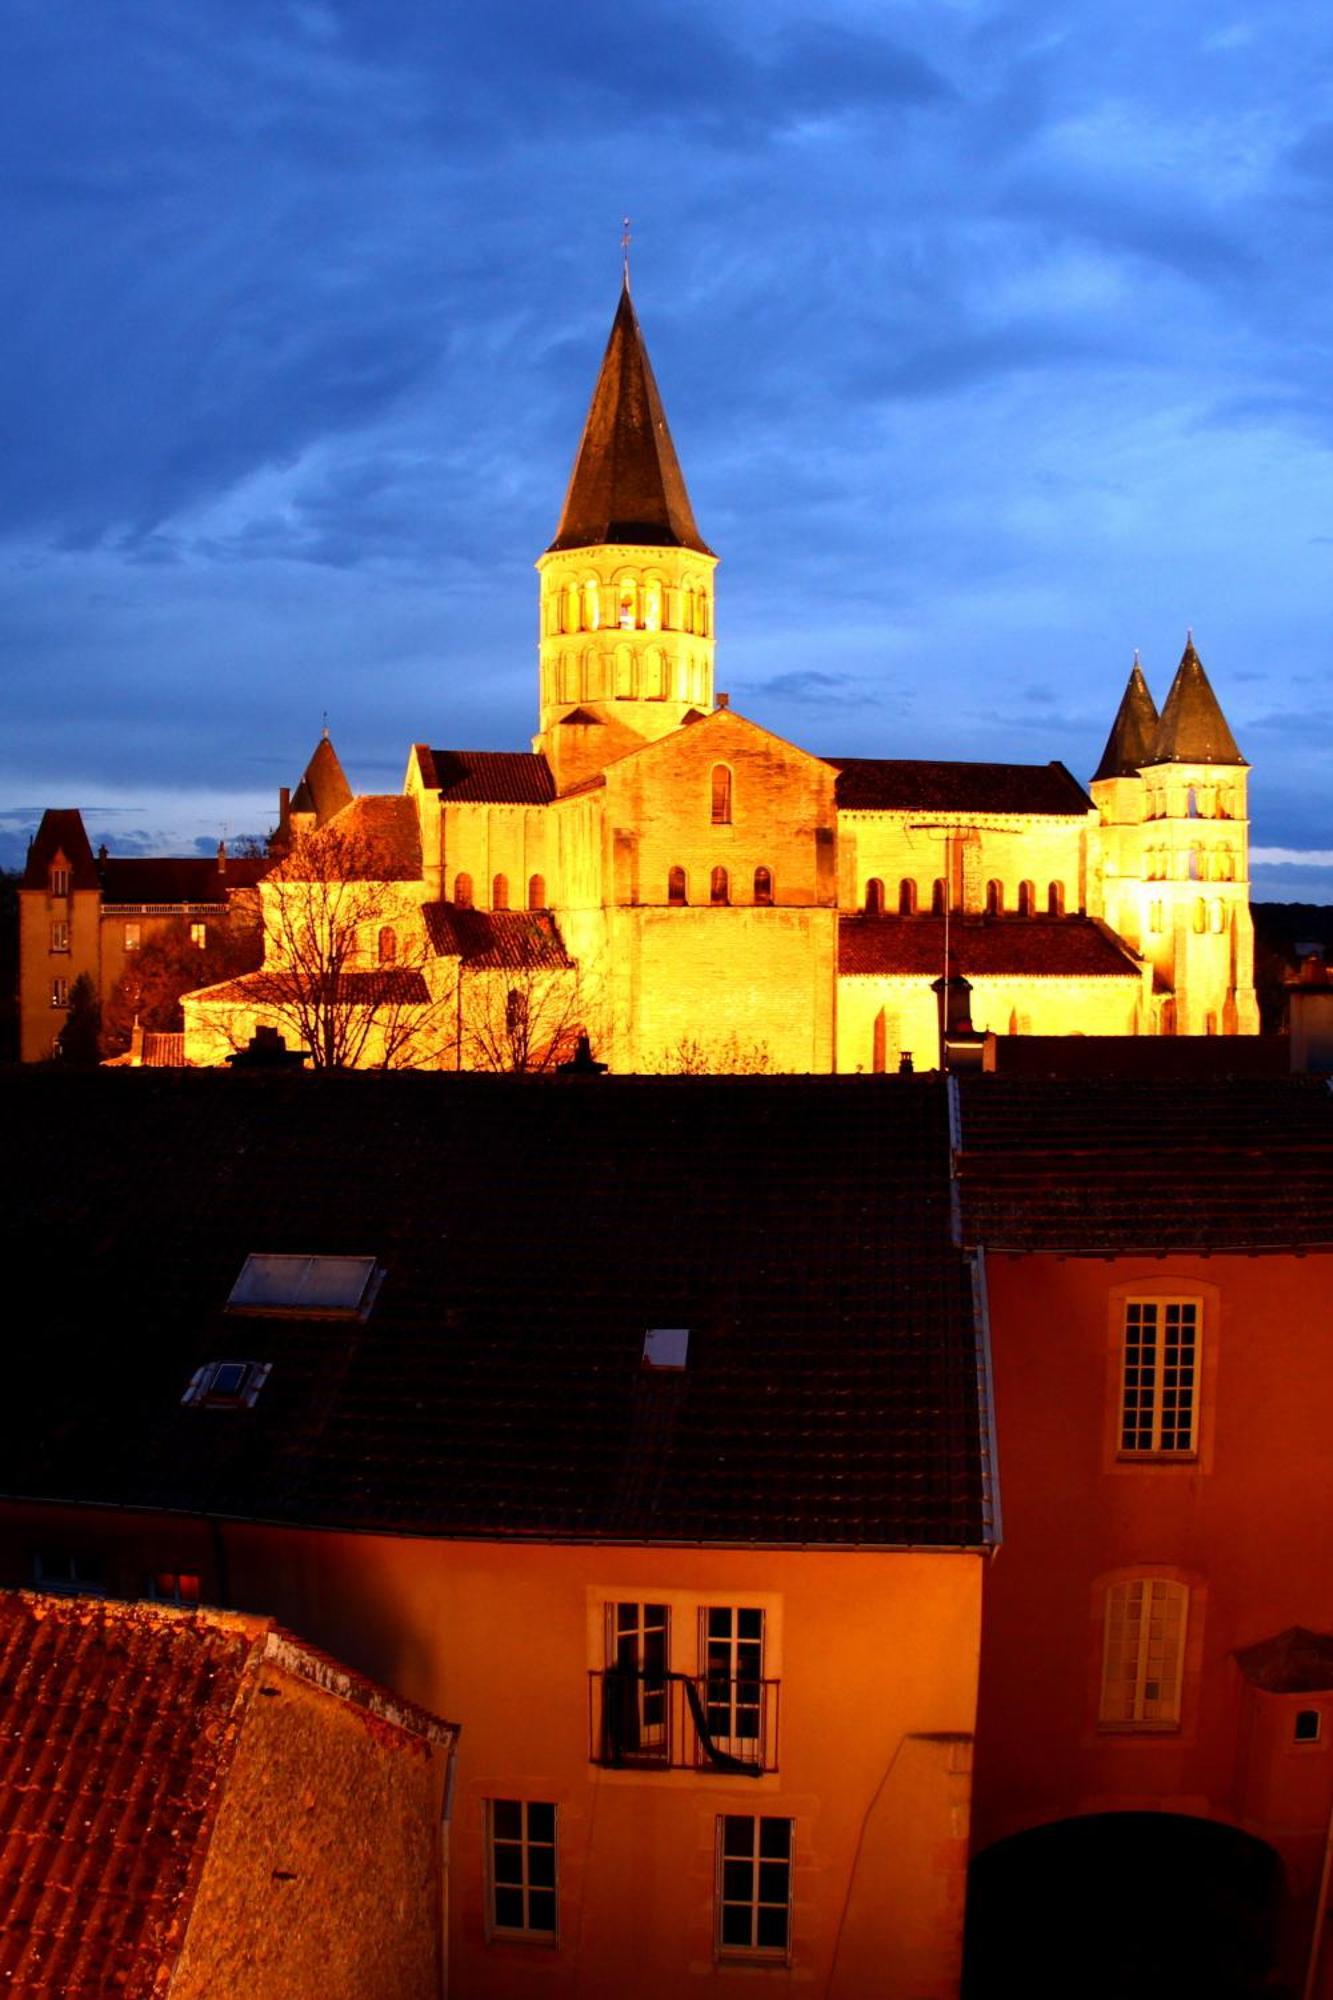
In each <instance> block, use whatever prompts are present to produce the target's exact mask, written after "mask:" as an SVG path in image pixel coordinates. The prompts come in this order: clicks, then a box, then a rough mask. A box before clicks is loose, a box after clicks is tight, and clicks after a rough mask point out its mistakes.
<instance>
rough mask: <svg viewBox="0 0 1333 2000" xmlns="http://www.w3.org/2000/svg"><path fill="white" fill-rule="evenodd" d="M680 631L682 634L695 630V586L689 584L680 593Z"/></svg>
mask: <svg viewBox="0 0 1333 2000" xmlns="http://www.w3.org/2000/svg"><path fill="white" fill-rule="evenodd" d="M680 629H681V631H682V632H692V631H693V630H694V585H693V584H692V583H687V584H686V586H685V588H684V590H682V592H681V593H680Z"/></svg>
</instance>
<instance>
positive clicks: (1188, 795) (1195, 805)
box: [1185, 785, 1199, 819]
mask: <svg viewBox="0 0 1333 2000" xmlns="http://www.w3.org/2000/svg"><path fill="white" fill-rule="evenodd" d="M1185 817H1186V819H1197V818H1198V817H1199V788H1198V786H1197V785H1190V786H1189V787H1188V788H1187V789H1186V792H1185Z"/></svg>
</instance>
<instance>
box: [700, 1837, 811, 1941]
mask: <svg viewBox="0 0 1333 2000" xmlns="http://www.w3.org/2000/svg"><path fill="white" fill-rule="evenodd" d="M792 1834H793V1822H792V1821H791V1820H789V1819H778V1818H776V1817H774V1816H772V1815H770V1814H768V1813H763V1814H750V1813H723V1814H720V1815H719V1817H718V1822H717V1949H718V1952H719V1953H720V1954H721V1955H723V1956H726V1957H730V1956H731V1955H732V1954H733V1953H736V1954H743V1955H745V1956H747V1957H757V1958H779V1959H785V1958H786V1957H787V1956H788V1955H789V1953H790V1950H791V1869H792V1846H793V1840H792Z"/></svg>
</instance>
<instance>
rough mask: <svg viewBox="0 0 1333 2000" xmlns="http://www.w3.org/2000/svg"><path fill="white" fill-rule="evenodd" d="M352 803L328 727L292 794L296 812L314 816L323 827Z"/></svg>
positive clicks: (350, 790)
mask: <svg viewBox="0 0 1333 2000" xmlns="http://www.w3.org/2000/svg"><path fill="white" fill-rule="evenodd" d="M351 803H352V788H351V786H350V785H349V784H348V782H347V777H346V774H345V772H344V771H343V767H342V765H341V764H340V763H339V761H338V753H337V751H336V750H335V749H334V747H333V743H332V741H331V739H330V737H329V732H328V727H327V725H326V726H325V729H324V733H323V735H322V736H321V737H320V739H319V741H318V743H317V744H316V745H315V754H314V756H313V757H312V758H311V759H310V762H309V763H308V764H307V765H306V767H305V773H304V775H303V776H302V779H301V782H300V784H299V785H298V786H297V787H296V790H295V792H294V793H293V794H292V802H291V810H292V811H293V812H298V813H299V812H307V813H310V812H312V813H313V814H314V815H315V824H316V826H323V825H324V823H325V821H326V820H331V819H332V818H333V815H334V814H335V813H337V812H341V811H342V809H343V807H344V806H349V805H350V804H351Z"/></svg>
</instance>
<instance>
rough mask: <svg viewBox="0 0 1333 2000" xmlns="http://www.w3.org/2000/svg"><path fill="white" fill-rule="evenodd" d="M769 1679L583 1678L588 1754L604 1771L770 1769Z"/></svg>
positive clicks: (774, 1741) (610, 1674) (774, 1751)
mask: <svg viewBox="0 0 1333 2000" xmlns="http://www.w3.org/2000/svg"><path fill="white" fill-rule="evenodd" d="M779 1692H780V1683H779V1682H777V1681H775V1680H752V1679H740V1680H727V1679H725V1678H723V1677H721V1676H719V1675H717V1674H678V1673H670V1672H666V1673H663V1672H635V1671H634V1670H633V1669H631V1668H628V1667H603V1668H600V1669H594V1670H593V1672H591V1673H590V1674H589V1676H588V1755H589V1757H590V1759H591V1761H592V1762H593V1763H594V1764H604V1765H606V1766H608V1767H609V1768H611V1769H612V1770H644V1769H646V1770H654V1769H656V1770H673V1771H712V1772H715V1773H716V1772H724V1773H726V1774H728V1775H730V1776H733V1777H742V1778H758V1777H762V1776H763V1775H764V1773H765V1772H767V1771H776V1770H777V1768H778V1699H779Z"/></svg>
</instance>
